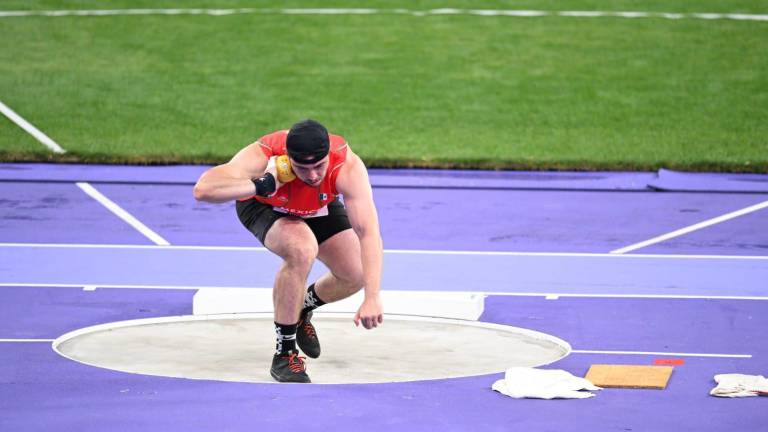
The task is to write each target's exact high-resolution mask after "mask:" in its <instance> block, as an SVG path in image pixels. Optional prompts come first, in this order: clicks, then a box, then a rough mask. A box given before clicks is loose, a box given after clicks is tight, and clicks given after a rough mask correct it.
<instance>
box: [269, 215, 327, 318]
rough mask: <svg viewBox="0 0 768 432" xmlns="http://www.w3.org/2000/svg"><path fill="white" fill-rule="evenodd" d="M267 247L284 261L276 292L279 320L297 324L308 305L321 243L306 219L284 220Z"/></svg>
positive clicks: (277, 224)
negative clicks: (307, 293)
mask: <svg viewBox="0 0 768 432" xmlns="http://www.w3.org/2000/svg"><path fill="white" fill-rule="evenodd" d="M264 246H266V247H267V249H269V250H270V251H272V252H273V253H275V254H276V255H278V256H279V257H281V258H282V259H283V264H282V266H281V267H280V270H279V271H278V272H277V275H276V276H275V285H274V288H273V290H272V299H273V302H274V306H275V321H276V322H278V323H281V324H293V323H296V322H297V321H298V320H299V312H300V311H301V306H302V304H303V303H304V293H305V291H306V288H305V287H306V283H307V276H308V275H309V271H310V270H311V269H312V263H313V262H314V260H315V258H316V257H317V255H318V245H317V240H316V239H315V236H314V234H313V233H312V230H310V229H309V227H308V226H307V224H306V223H304V221H303V220H301V219H298V218H292V217H284V218H280V219H278V220H277V221H275V223H274V224H273V225H272V227H271V228H270V229H269V231H268V232H267V235H266V237H265V241H264Z"/></svg>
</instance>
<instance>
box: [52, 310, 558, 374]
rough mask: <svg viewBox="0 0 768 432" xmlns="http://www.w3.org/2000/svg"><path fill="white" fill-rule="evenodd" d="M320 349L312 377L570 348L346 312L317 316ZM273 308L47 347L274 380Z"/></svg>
mask: <svg viewBox="0 0 768 432" xmlns="http://www.w3.org/2000/svg"><path fill="white" fill-rule="evenodd" d="M313 323H314V324H315V327H316V328H317V333H318V337H319V339H320V343H321V346H322V354H321V355H320V357H319V358H317V359H307V373H308V374H309V376H310V378H311V379H312V382H313V383H321V384H322V383H325V384H353V383H385V382H402V381H419V380H430V379H441V378H456V377H464V376H472V375H484V374H491V373H497V372H503V371H504V370H506V369H507V368H509V367H512V366H528V367H534V366H542V365H545V364H549V363H552V362H554V361H556V360H559V359H561V358H563V357H565V356H567V355H568V354H569V353H570V350H571V347H570V345H568V343H567V342H565V341H563V340H560V339H558V338H556V337H554V336H550V335H547V334H544V333H539V332H536V331H532V330H526V329H521V328H517V327H510V326H504V325H499V324H490V323H482V322H476V321H462V320H452V319H442V318H428V317H414V316H397V315H387V316H386V317H385V321H384V324H383V325H381V326H380V327H378V328H376V329H373V330H365V329H364V328H362V326H361V327H359V328H358V327H355V325H354V324H353V323H352V314H338V313H324V314H323V313H316V314H315V318H314V319H313ZM274 338H275V333H274V324H273V321H272V314H271V313H269V314H267V313H262V314H229V315H207V316H183V317H167V318H157V319H143V320H134V321H122V322H116V323H111V324H103V325H98V326H94V327H88V328H84V329H80V330H76V331H74V332H71V333H67V334H65V335H63V336H61V337H60V338H58V339H56V341H54V343H53V348H54V350H55V351H56V352H58V353H59V354H61V355H62V356H64V357H67V358H69V359H72V360H75V361H78V362H81V363H85V364H88V365H92V366H97V367H102V368H106V369H113V370H118V371H122V372H130V373H137V374H144V375H156V376H167V377H177V378H189V379H206V380H217V381H237V382H253V383H273V382H274V380H273V379H272V377H271V376H270V375H269V367H270V364H271V361H272V354H273V352H274V345H275V343H274Z"/></svg>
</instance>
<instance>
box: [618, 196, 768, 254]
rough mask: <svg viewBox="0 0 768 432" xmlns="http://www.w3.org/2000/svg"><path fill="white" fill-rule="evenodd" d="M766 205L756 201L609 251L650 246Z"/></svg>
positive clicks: (766, 204)
mask: <svg viewBox="0 0 768 432" xmlns="http://www.w3.org/2000/svg"><path fill="white" fill-rule="evenodd" d="M766 207H768V201H763V202H761V203H758V204H755V205H753V206H749V207H746V208H743V209H741V210H737V211H734V212H731V213H727V214H724V215H722V216H718V217H716V218H712V219H708V220H705V221H703V222H699V223H697V224H694V225H691V226H687V227H685V228H681V229H679V230H677V231H672V232H670V233H667V234H663V235H660V236H658V237H654V238H652V239H648V240H645V241H642V242H640V243H635V244H632V245H629V246H626V247H623V248H621V249H616V250H613V251H611V253H612V254H623V253H627V252H631V251H633V250H637V249H640V248H644V247H646V246H650V245H652V244H656V243H661V242H663V241H665V240H669V239H671V238H675V237H679V236H681V235H684V234H688V233H690V232H693V231H696V230H700V229H702V228H706V227H708V226H712V225H715V224H719V223H720V222H725V221H727V220H730V219H734V218H737V217H739V216H744V215H745V214H748V213H752V212H756V211H758V210H761V209H764V208H766Z"/></svg>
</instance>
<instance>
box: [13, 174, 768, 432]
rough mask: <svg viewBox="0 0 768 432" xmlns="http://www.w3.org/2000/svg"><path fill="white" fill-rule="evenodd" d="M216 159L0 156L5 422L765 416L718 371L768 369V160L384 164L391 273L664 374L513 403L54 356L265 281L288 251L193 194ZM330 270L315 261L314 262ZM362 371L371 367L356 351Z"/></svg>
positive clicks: (191, 426) (432, 390)
mask: <svg viewBox="0 0 768 432" xmlns="http://www.w3.org/2000/svg"><path fill="white" fill-rule="evenodd" d="M205 168H206V167H198V166H171V167H111V166H78V165H48V164H0V317H1V319H0V430H1V431H39V430H83V431H103V430H110V431H136V430H140V431H151V432H154V431H158V432H160V431H169V430H185V431H208V430H223V431H224V430H225V431H249V432H250V431H254V430H262V429H270V428H279V427H283V426H284V425H285V424H286V422H289V423H290V425H291V426H292V427H297V428H299V429H317V428H320V429H328V430H339V431H353V430H358V429H371V430H376V431H421V430H445V431H466V430H481V431H508V430H534V431H538V430H542V431H543V430H558V431H583V430H595V431H614V430H619V431H622V430H635V431H638V430H654V431H656V430H697V431H698V430H727V429H732V430H755V428H756V427H758V428H759V425H760V424H766V423H767V422H768V410H766V409H765V406H764V405H765V402H766V399H765V398H742V399H737V400H734V399H721V398H715V397H712V396H709V391H710V390H711V389H712V388H713V387H714V385H715V383H714V381H713V376H714V375H716V374H720V373H744V374H762V375H765V374H766V372H768V360H766V359H767V358H768V346H766V344H765V343H764V335H763V333H764V329H765V328H767V327H768V256H766V255H767V254H766V253H765V252H766V250H768V208H766V207H768V205H766V204H765V203H768V177H767V176H758V175H743V176H739V175H733V174H729V175H725V174H687V173H674V172H669V171H664V170H662V171H660V172H658V173H533V172H530V173H529V172H472V171H457V172H449V171H437V170H435V171H430V170H400V171H399V170H372V173H371V179H372V183H373V185H374V194H375V199H376V203H377V207H378V211H379V215H380V219H381V227H382V235H383V238H384V243H385V249H386V252H385V272H384V278H383V288H384V289H386V290H401V291H434V292H473V293H482V294H484V295H486V296H487V297H486V298H485V306H484V311H483V313H482V315H481V317H480V321H484V322H488V323H496V324H501V325H510V326H515V327H522V328H526V329H531V330H536V331H539V332H543V333H547V334H550V335H553V336H556V337H559V338H562V339H564V340H566V341H567V342H569V343H570V345H571V346H572V348H573V350H574V351H573V352H572V353H571V354H570V355H569V356H568V357H566V358H564V359H562V360H560V361H558V362H556V363H554V364H551V365H549V366H546V368H551V369H564V370H567V371H569V372H571V373H573V374H574V375H577V376H584V374H585V373H586V371H587V370H588V369H589V366H590V365H592V364H598V363H601V364H606V363H608V364H639V365H651V364H653V363H654V360H656V359H678V360H683V361H684V364H683V365H679V366H676V367H675V370H674V372H673V374H672V378H671V380H670V382H669V385H668V387H667V388H666V389H665V390H632V389H606V390H603V391H601V392H598V393H597V396H596V397H594V398H591V399H586V400H553V401H545V400H517V399H511V398H508V397H506V396H502V395H500V394H499V393H496V392H494V391H492V390H491V389H490V386H491V384H492V383H493V382H494V381H495V380H497V379H499V378H500V377H501V376H502V374H501V373H498V374H491V375H482V376H473V377H463V378H454V379H440V380H430V381H414V382H403V383H388V384H356V385H351V384H341V385H278V384H247V383H238V382H219V381H204V380H188V379H178V378H167V377H159V376H147V375H138V374H129V373H123V372H118V371H113V370H107V369H101V368H96V367H92V366H88V365H85V364H80V363H77V362H74V361H71V360H68V359H65V358H63V357H61V356H59V355H58V354H57V353H56V352H54V351H53V350H52V349H51V342H52V340H54V339H56V338H58V337H59V336H61V335H62V334H64V333H67V332H71V331H74V330H77V329H81V328H84V327H88V326H93V325H97V324H104V323H112V322H116V321H124V320H132V319H141V318H151V317H168V316H179V315H189V314H191V313H192V297H193V295H194V294H195V292H196V290H197V289H199V288H205V287H240V288H269V287H270V286H271V284H272V282H273V278H274V273H275V271H276V269H277V267H278V266H279V265H280V261H279V260H278V259H277V258H276V257H274V256H273V255H272V254H271V253H269V252H268V251H266V250H265V249H264V248H263V247H262V245H260V244H259V243H258V241H257V240H256V239H255V238H253V236H252V235H251V234H250V233H248V232H247V231H246V230H245V229H244V228H243V227H242V226H241V225H240V223H239V221H238V220H237V217H236V215H235V213H234V206H233V205H232V204H222V205H210V204H201V203H197V202H195V201H194V199H193V198H192V194H191V186H192V184H193V183H194V181H195V180H196V178H197V176H199V175H200V173H202V171H203V170H204V169H205ZM77 183H87V184H89V185H90V186H92V187H93V188H95V189H96V190H97V191H98V192H99V193H100V194H102V195H103V196H104V197H106V199H108V200H110V201H111V202H112V203H113V204H115V205H116V206H118V207H119V208H120V209H122V210H123V211H124V212H125V213H127V214H129V215H131V216H132V217H133V218H135V220H136V221H138V222H140V224H141V226H142V227H143V228H137V225H136V224H133V225H132V224H130V223H129V222H128V221H126V219H124V218H123V217H121V216H120V215H118V214H117V213H116V212H115V210H114V209H110V208H109V207H108V206H107V205H105V204H104V202H100V201H98V200H96V199H94V198H93V197H92V196H89V195H88V194H86V193H85V192H84V190H83V188H82V187H81V186H82V185H81V186H78V184H77ZM148 232H151V233H153V234H154V235H156V236H158V237H159V238H162V239H164V240H166V241H167V242H168V243H169V244H170V246H158V245H156V243H155V241H154V240H153V238H157V237H151V236H149V235H148V234H147V233H148ZM627 249H629V250H627ZM323 271H324V267H323V266H322V265H317V266H316V267H315V269H314V271H313V273H312V274H311V276H310V278H316V277H318V276H319V275H320V274H322V272H323ZM385 313H386V305H385ZM384 325H386V321H385V323H384ZM320 331H322V329H320ZM446 337H449V335H446ZM413 349H414V352H415V351H417V350H418V347H413ZM493 349H494V347H493V346H489V347H488V350H493ZM428 354H429V355H428V357H429V359H430V361H429V364H428V367H431V368H440V367H441V353H440V352H434V353H428ZM381 355H382V356H386V355H387V353H381ZM477 355H478V356H482V355H483V353H482V352H478V353H477ZM321 360H322V358H321V359H319V360H317V361H321ZM393 361H408V359H393ZM253 367H254V368H264V367H266V365H262V364H254V365H253ZM309 367H310V371H311V367H312V366H311V362H310V365H309ZM348 367H366V365H365V364H359V363H356V362H355V359H354V358H350V359H349V363H348ZM506 367H507V365H503V364H501V365H499V372H501V371H503V370H504V369H505V368H506Z"/></svg>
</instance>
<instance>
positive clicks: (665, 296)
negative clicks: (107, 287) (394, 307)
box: [0, 284, 768, 300]
mask: <svg viewBox="0 0 768 432" xmlns="http://www.w3.org/2000/svg"><path fill="white" fill-rule="evenodd" d="M0 286H2V284H0ZM78 286H79V285H78ZM470 292H471V291H470ZM476 293H477V294H483V295H485V296H509V297H544V298H545V299H546V300H554V299H549V298H547V297H550V296H551V297H556V298H557V299H560V298H561V297H577V298H617V299H623V298H640V299H682V300H768V296H711V295H686V294H605V293H584V294H582V293H531V292H493V291H477V292H476Z"/></svg>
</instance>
